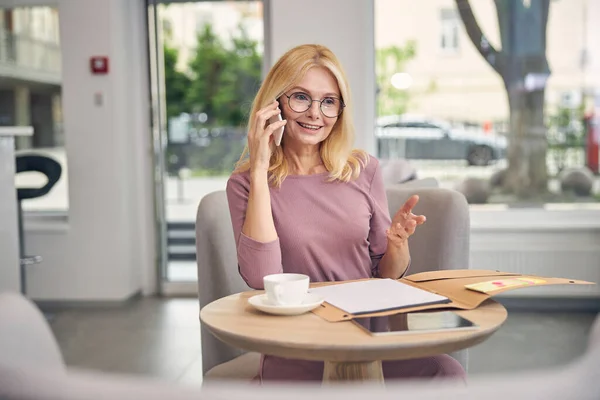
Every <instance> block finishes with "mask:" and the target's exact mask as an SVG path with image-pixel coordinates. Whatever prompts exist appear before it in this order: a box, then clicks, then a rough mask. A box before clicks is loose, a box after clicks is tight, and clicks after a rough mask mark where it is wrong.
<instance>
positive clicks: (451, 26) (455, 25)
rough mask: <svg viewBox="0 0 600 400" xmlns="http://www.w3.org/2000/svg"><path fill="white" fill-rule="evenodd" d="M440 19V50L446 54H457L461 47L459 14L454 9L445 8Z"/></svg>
mask: <svg viewBox="0 0 600 400" xmlns="http://www.w3.org/2000/svg"><path fill="white" fill-rule="evenodd" d="M440 17H441V23H440V49H441V50H442V51H444V52H451V53H452V52H456V51H458V47H459V40H458V33H459V26H460V25H459V24H460V23H461V21H460V17H459V15H458V12H457V11H456V10H455V9H453V8H444V9H442V10H441V13H440Z"/></svg>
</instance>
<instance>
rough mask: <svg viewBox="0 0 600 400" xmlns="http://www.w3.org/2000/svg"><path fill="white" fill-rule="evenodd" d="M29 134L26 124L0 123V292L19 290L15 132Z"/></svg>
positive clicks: (18, 134)
mask: <svg viewBox="0 0 600 400" xmlns="http://www.w3.org/2000/svg"><path fill="white" fill-rule="evenodd" d="M31 135H33V128H32V127H30V126H14V127H13V126H3V127H0V221H2V223H0V292H3V291H7V290H10V291H19V290H20V267H19V258H20V257H19V229H18V216H17V193H16V189H15V136H31Z"/></svg>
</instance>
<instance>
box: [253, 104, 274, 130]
mask: <svg viewBox="0 0 600 400" xmlns="http://www.w3.org/2000/svg"><path fill="white" fill-rule="evenodd" d="M280 112H281V110H280V109H279V102H278V101H277V100H275V101H273V102H272V103H269V104H268V105H267V106H266V107H263V108H261V109H260V110H258V111H257V112H256V114H254V121H253V123H252V133H254V134H255V135H260V134H261V133H263V130H264V129H265V126H266V125H267V121H268V120H269V118H271V117H273V116H275V115H277V114H279V113H280Z"/></svg>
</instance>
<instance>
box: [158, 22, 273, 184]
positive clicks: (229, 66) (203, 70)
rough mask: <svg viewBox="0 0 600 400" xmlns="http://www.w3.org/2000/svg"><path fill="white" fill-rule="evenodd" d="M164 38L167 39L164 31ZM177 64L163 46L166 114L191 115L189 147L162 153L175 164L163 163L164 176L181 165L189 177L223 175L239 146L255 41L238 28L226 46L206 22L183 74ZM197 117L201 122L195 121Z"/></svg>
mask: <svg viewBox="0 0 600 400" xmlns="http://www.w3.org/2000/svg"><path fill="white" fill-rule="evenodd" d="M165 36H167V39H168V38H169V35H168V32H166V33H165ZM167 41H169V40H167ZM177 61H178V52H177V50H176V49H174V48H172V47H170V46H169V45H165V46H164V65H165V87H166V93H165V95H166V101H167V116H168V118H173V117H177V116H179V115H180V114H182V113H187V114H189V115H190V116H192V118H191V121H190V122H189V127H188V132H189V135H190V138H189V140H190V143H186V144H170V145H169V147H168V149H167V154H169V155H170V157H168V159H169V160H171V159H173V160H175V161H173V162H172V163H171V162H170V163H169V165H168V170H169V173H171V174H176V173H177V170H178V169H179V168H182V167H184V166H185V167H187V168H191V169H192V171H193V172H192V173H193V174H194V175H198V174H204V175H223V174H229V173H231V171H232V169H233V165H234V163H235V162H236V161H237V159H238V157H239V155H240V154H241V152H242V149H243V147H244V144H245V141H246V136H245V131H244V129H243V127H244V126H245V124H246V122H247V118H248V114H249V112H250V108H251V105H252V100H253V99H254V96H255V94H256V92H257V91H258V88H259V85H260V80H261V70H262V54H260V52H259V50H258V43H257V41H255V40H252V39H251V38H250V37H249V36H248V34H247V32H246V30H245V28H244V27H243V25H239V26H238V28H237V30H236V32H234V33H233V34H232V40H231V41H230V44H229V45H227V44H226V43H225V41H224V40H223V39H222V38H220V37H219V36H217V34H216V33H215V31H214V29H213V27H212V25H211V24H206V25H205V26H204V28H203V29H202V30H201V31H200V32H199V34H198V36H197V46H196V52H195V54H194V55H193V56H192V58H191V59H190V62H189V65H188V69H187V71H186V73H183V72H180V71H177V70H176V64H177ZM201 113H204V114H206V117H207V118H206V120H204V119H201V120H199V119H198V118H196V116H198V115H199V114H201ZM200 132H203V134H202V135H200Z"/></svg>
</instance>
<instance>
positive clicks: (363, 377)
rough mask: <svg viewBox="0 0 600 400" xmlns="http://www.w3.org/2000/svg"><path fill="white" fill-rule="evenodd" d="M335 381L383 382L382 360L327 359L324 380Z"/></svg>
mask: <svg viewBox="0 0 600 400" xmlns="http://www.w3.org/2000/svg"><path fill="white" fill-rule="evenodd" d="M335 381H355V382H356V381H372V382H382V383H383V369H382V368H381V361H366V362H334V361H325V369H324V370H323V382H335Z"/></svg>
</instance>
